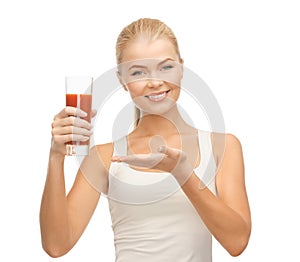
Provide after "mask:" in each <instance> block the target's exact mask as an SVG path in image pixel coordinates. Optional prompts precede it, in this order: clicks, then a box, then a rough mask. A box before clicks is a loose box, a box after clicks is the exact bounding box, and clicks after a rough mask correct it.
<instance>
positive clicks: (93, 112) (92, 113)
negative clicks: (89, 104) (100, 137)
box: [91, 109, 97, 118]
mask: <svg viewBox="0 0 300 262" xmlns="http://www.w3.org/2000/svg"><path fill="white" fill-rule="evenodd" d="M96 115H97V110H96V109H92V112H91V117H92V118H93V117H95V116H96Z"/></svg>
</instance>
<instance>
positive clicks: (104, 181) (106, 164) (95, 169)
mask: <svg viewBox="0 0 300 262" xmlns="http://www.w3.org/2000/svg"><path fill="white" fill-rule="evenodd" d="M112 154H113V143H106V144H100V145H95V146H93V147H92V148H91V150H90V154H89V155H88V156H87V157H85V159H84V160H83V162H82V163H81V166H80V172H79V173H80V174H82V175H83V177H84V178H85V179H86V180H87V182H88V183H89V184H90V185H91V186H92V187H93V188H94V189H96V190H97V191H98V192H103V193H106V192H107V189H108V170H109V168H110V163H111V156H112Z"/></svg>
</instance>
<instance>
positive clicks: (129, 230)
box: [107, 130, 216, 262]
mask: <svg viewBox="0 0 300 262" xmlns="http://www.w3.org/2000/svg"><path fill="white" fill-rule="evenodd" d="M198 140H199V147H200V148H199V150H200V154H201V160H200V164H199V166H198V167H196V168H195V169H194V172H195V174H196V175H197V176H199V178H200V179H202V181H205V183H206V185H207V187H208V188H209V189H210V190H211V191H212V192H213V193H214V194H216V187H215V176H214V174H215V171H216V164H215V161H214V157H213V154H212V146H211V139H210V132H207V131H202V130H199V131H198ZM113 154H114V155H125V154H127V138H126V137H122V138H121V139H119V140H117V141H115V142H114V153H113ZM107 196H108V203H109V210H110V215H111V221H112V229H113V232H114V244H115V254H116V262H135V261H137V262H168V261H170V262H172V261H176V262H209V261H212V236H211V233H210V232H209V231H208V229H207V228H206V226H205V224H204V223H203V221H202V219H201V217H200V216H199V214H198V213H197V211H196V209H195V208H194V206H193V205H192V203H191V202H190V200H189V199H188V197H187V196H186V195H185V193H184V192H183V190H182V189H181V187H180V185H179V184H178V183H177V181H176V180H175V178H174V177H173V176H172V174H171V173H168V172H144V171H138V170H135V169H133V168H131V167H130V166H129V165H127V164H126V163H118V162H112V163H111V166H110V169H109V189H108V195H107Z"/></svg>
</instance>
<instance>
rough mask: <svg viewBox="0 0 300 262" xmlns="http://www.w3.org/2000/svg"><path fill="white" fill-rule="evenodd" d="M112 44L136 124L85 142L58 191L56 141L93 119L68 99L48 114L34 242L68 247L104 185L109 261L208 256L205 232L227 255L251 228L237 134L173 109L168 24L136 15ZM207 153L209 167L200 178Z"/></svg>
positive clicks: (177, 70) (52, 251)
mask: <svg viewBox="0 0 300 262" xmlns="http://www.w3.org/2000/svg"><path fill="white" fill-rule="evenodd" d="M116 54H117V63H118V69H119V70H118V77H119V80H120V83H121V84H122V85H123V87H124V89H125V90H126V91H127V92H129V94H130V96H131V98H132V100H133V101H134V103H135V104H136V106H137V108H139V114H138V118H137V122H136V126H135V128H134V130H133V131H132V132H130V133H129V134H128V135H127V136H126V137H123V138H121V139H120V140H118V141H114V142H113V143H107V144H102V145H97V146H95V147H93V148H92V149H91V152H90V155H89V156H88V157H86V158H85V159H84V161H83V163H82V164H81V167H80V169H79V170H78V174H77V176H76V179H75V182H74V185H73V187H72V188H71V190H70V192H69V193H68V195H67V196H66V190H65V182H64V171H63V164H64V157H65V154H66V149H65V143H66V142H68V141H71V140H77V141H84V140H87V139H89V137H90V136H91V134H92V131H91V128H92V126H91V124H89V123H88V122H86V121H84V120H81V119H78V118H75V117H76V116H79V117H81V116H84V112H82V111H80V110H76V108H72V107H66V108H64V109H63V110H62V111H61V112H60V113H59V114H57V115H56V116H55V118H54V121H53V124H52V136H53V139H52V141H53V142H52V146H51V150H50V157H49V167H48V175H47V180H46V184H45V188H44V193H43V198H42V203H41V211H40V224H41V235H42V244H43V248H44V249H45V251H46V252H47V253H48V254H49V255H50V256H52V257H58V256H62V255H64V254H65V253H67V252H68V251H69V250H70V249H71V248H72V247H73V246H74V245H75V243H76V242H77V240H78V239H79V238H80V236H81V234H82V233H83V231H84V229H85V227H86V226H87V224H88V222H89V220H90V218H91V216H92V214H93V212H94V210H95V208H96V206H97V203H98V201H99V198H100V194H101V193H103V194H106V195H108V201H109V206H110V212H111V218H112V226H113V230H114V236H115V248H116V261H142V260H141V259H143V261H182V262H183V261H195V262H196V261H197V262H198V261H211V259H212V254H211V236H212V235H213V236H214V237H215V238H216V239H217V240H218V241H219V242H220V244H221V245H222V246H223V247H224V248H225V249H226V250H227V251H228V252H229V253H230V254H231V255H232V256H237V255H239V254H241V253H242V252H243V250H244V249H245V248H246V246H247V243H248V240H249V236H250V231H251V218H250V209H249V204H248V200H247V194H246V189H245V180H244V166H243V155H242V149H241V144H240V142H239V140H238V139H237V138H236V137H235V136H234V135H231V134H223V135H224V136H222V135H220V134H215V133H209V132H204V131H199V130H197V129H196V128H194V127H192V126H190V125H188V124H187V123H186V122H185V121H184V119H183V118H182V117H181V115H180V113H179V111H178V108H177V104H176V101H177V100H178V97H179V94H180V80H181V77H182V70H183V60H182V58H181V56H180V53H179V49H178V44H177V40H176V38H175V36H174V34H173V32H172V31H171V30H170V28H168V27H167V26H166V25H165V24H164V23H162V22H161V21H159V20H155V19H140V20H138V21H135V22H133V23H132V24H130V25H128V26H127V27H125V28H124V29H123V31H122V32H121V33H120V35H119V37H118V40H117V46H116ZM74 119H76V120H74ZM72 131H73V134H72ZM220 137H223V138H225V144H224V145H225V147H224V148H223V147H222V143H220V142H219V141H221V140H222V138H221V139H220ZM210 154H212V155H213V164H212V166H213V167H212V169H210V170H211V172H213V173H214V176H212V179H211V180H210V181H209V182H210V183H204V182H203V181H202V180H201V172H202V173H203V172H204V171H203V163H204V162H208V161H207V159H209V157H208V156H209V155H210ZM205 172H206V171H205ZM162 181H169V182H170V183H169V184H167V186H166V185H165V184H164V182H162ZM174 181H175V182H174ZM149 185H150V187H148V186H149ZM139 186H142V187H139ZM143 186H145V187H143ZM141 188H142V190H140V189H141ZM157 188H159V189H157ZM144 189H147V190H144ZM148 189H150V190H148Z"/></svg>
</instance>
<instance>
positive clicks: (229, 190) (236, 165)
mask: <svg viewBox="0 0 300 262" xmlns="http://www.w3.org/2000/svg"><path fill="white" fill-rule="evenodd" d="M215 137H216V136H215ZM215 140H216V139H215ZM220 141H223V142H222V143H220ZM215 145H217V146H215V150H214V151H217V159H218V168H217V174H216V187H217V192H218V197H219V198H220V199H221V200H222V201H223V202H224V203H225V204H226V205H228V206H229V207H230V208H232V209H233V210H234V211H236V212H237V213H238V214H239V215H240V216H241V217H242V218H243V219H244V221H245V222H246V223H247V224H248V225H249V227H250V225H251V216H250V208H249V203H248V197H247V192H246V185H245V174H244V173H245V172H244V159H243V152H242V146H241V143H240V141H239V140H238V138H237V137H235V136H234V135H232V134H226V135H224V134H223V140H222V139H220V137H219V140H218V142H217V143H215ZM216 148H218V149H216Z"/></svg>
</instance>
